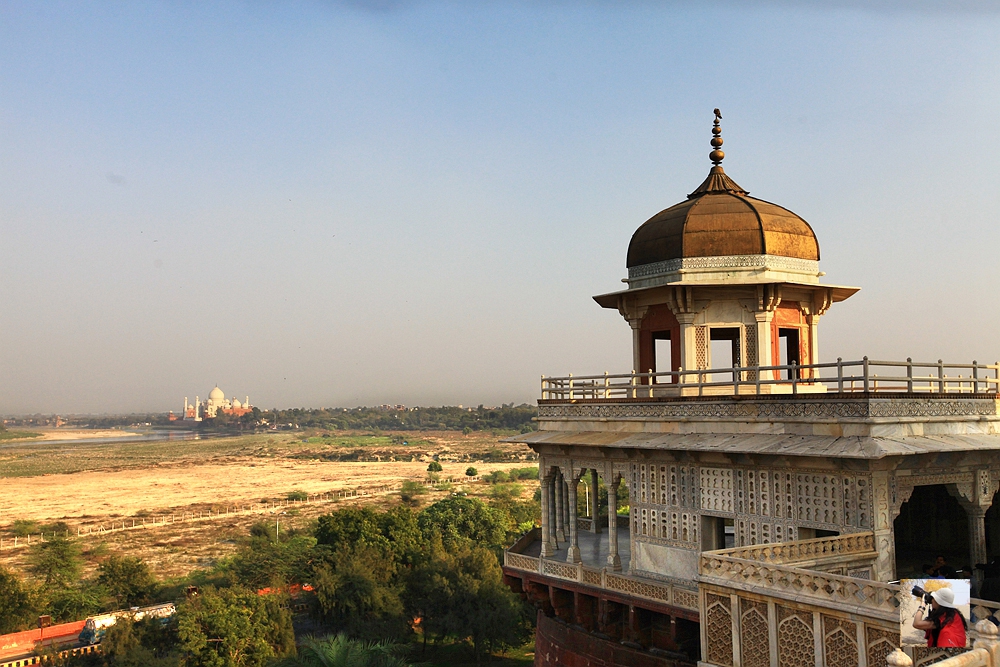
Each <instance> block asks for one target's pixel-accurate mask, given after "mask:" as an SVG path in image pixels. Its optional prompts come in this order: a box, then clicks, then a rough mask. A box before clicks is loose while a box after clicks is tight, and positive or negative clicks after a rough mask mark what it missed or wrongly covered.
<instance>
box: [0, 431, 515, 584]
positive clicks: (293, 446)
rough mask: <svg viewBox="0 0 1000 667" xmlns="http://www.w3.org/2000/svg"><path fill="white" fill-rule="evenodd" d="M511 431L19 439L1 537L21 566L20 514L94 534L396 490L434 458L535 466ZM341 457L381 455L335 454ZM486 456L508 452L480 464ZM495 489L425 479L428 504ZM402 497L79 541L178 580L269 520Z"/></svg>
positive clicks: (0, 456)
mask: <svg viewBox="0 0 1000 667" xmlns="http://www.w3.org/2000/svg"><path fill="white" fill-rule="evenodd" d="M506 435H507V434H495V435H494V434H491V433H473V434H470V435H467V436H466V435H462V434H461V433H457V432H432V433H427V432H420V433H407V434H403V435H402V437H401V436H400V434H380V435H377V436H375V435H369V434H350V435H344V436H338V437H333V438H329V439H323V440H319V441H316V440H315V439H313V441H310V442H304V441H303V439H304V438H305V436H304V435H303V434H301V433H296V434H295V435H285V434H281V435H256V436H244V437H237V438H225V439H216V440H201V441H177V442H162V441H161V442H146V443H127V442H113V443H88V442H87V441H86V439H80V440H77V441H75V442H73V443H64V444H53V445H50V444H47V443H46V442H45V441H39V440H35V441H33V442H24V443H12V444H9V445H8V446H5V447H3V448H0V537H2V538H3V545H4V548H0V563H2V564H5V565H8V566H12V567H14V568H15V569H21V568H22V567H23V566H24V561H25V556H26V554H27V549H24V548H18V549H11V548H9V545H10V544H11V542H12V537H13V533H12V532H11V530H10V528H11V524H12V523H13V521H14V520H17V519H27V520H34V521H38V522H39V523H40V524H47V523H52V522H56V521H61V522H64V523H65V524H67V526H68V527H69V529H70V531H71V533H75V532H76V531H77V529H78V528H82V530H83V531H85V532H86V531H87V529H88V528H96V527H98V526H105V527H109V526H110V525H112V523H117V522H121V521H126V522H129V523H131V521H132V520H133V519H135V520H137V521H138V522H140V523H141V521H142V519H143V518H147V521H148V517H153V516H164V515H171V514H173V515H175V516H182V515H184V514H188V515H190V514H191V513H202V512H205V511H207V510H214V511H219V510H220V509H223V508H226V507H232V506H235V505H249V504H251V503H260V502H261V501H264V500H272V501H273V500H278V499H285V498H286V497H287V496H288V494H289V493H290V492H292V491H303V492H306V493H308V494H319V493H328V492H336V491H344V490H365V489H368V490H371V489H374V488H376V487H379V486H382V485H391V486H397V487H398V485H399V484H400V483H401V482H403V481H405V480H413V481H421V482H425V481H426V478H427V465H428V461H430V460H432V459H433V457H434V456H435V455H437V456H438V457H439V458H440V462H441V464H442V467H443V468H444V470H443V472H442V473H440V474H441V476H442V477H453V478H459V479H461V478H464V475H465V470H466V468H468V467H469V466H470V465H472V466H474V467H476V468H477V469H478V471H479V472H480V473H481V474H485V473H489V472H491V471H493V470H507V469H510V468H512V467H524V466H529V465H535V463H534V462H533V461H531V460H530V454H531V453H530V450H528V449H527V448H526V447H524V446H522V445H514V444H506V443H500V442H499V440H500V439H501V437H504V436H506ZM393 436H395V437H393ZM49 439H50V440H51V439H52V438H49ZM60 439H61V438H60ZM404 440H405V442H404ZM344 454H347V455H348V456H349V457H361V458H370V459H380V460H370V461H338V460H330V459H336V458H337V457H338V456H343V455H344ZM484 458H492V459H499V460H496V461H495V462H483V461H484ZM391 459H395V460H391ZM487 487H488V485H486V484H484V483H479V484H476V483H460V484H457V485H453V486H452V487H451V488H448V487H447V486H445V487H442V488H438V489H435V488H434V487H433V485H428V493H427V494H426V495H423V496H420V501H421V503H422V504H424V505H426V504H427V503H429V502H432V501H433V500H435V499H437V498H440V497H444V496H445V495H447V494H448V493H450V492H451V491H453V490H455V489H456V488H461V489H462V490H465V491H467V492H469V493H470V494H473V495H477V494H485V493H486V492H487V491H488V488H487ZM525 487H526V488H525V493H526V494H527V493H529V492H530V491H531V490H533V487H532V486H531V485H530V484H529V485H525ZM399 502H400V498H399V494H398V493H391V494H380V495H374V496H365V497H360V498H357V499H340V500H329V501H322V502H309V503H302V504H299V505H295V506H293V507H282V508H279V509H276V510H274V511H271V512H268V513H267V514H266V515H261V514H249V515H247V514H243V515H229V516H220V517H218V518H213V519H209V520H205V521H198V522H188V523H176V524H167V525H165V526H156V527H154V528H149V529H147V530H134V531H133V530H130V531H125V532H113V533H104V534H93V535H90V536H84V537H83V538H81V539H82V541H83V543H84V548H85V549H86V550H88V551H89V552H92V553H93V554H94V556H95V558H93V559H92V561H93V562H96V558H97V557H99V555H100V554H101V553H103V552H106V551H107V550H108V549H110V550H112V551H118V552H122V553H130V554H136V555H140V556H142V557H143V558H144V559H145V560H146V561H147V562H149V563H150V565H151V567H153V569H154V570H155V571H156V572H157V574H159V575H160V576H163V577H171V576H177V575H182V574H185V573H186V572H188V571H190V570H191V569H193V568H197V567H204V566H206V565H209V564H211V563H212V562H213V561H214V560H216V559H218V558H219V557H222V556H224V555H226V554H227V553H230V552H231V551H232V550H233V549H234V548H235V542H236V540H237V539H238V538H239V537H241V536H244V535H246V534H247V530H248V529H249V527H250V526H251V525H252V524H253V523H255V522H257V521H260V520H262V519H263V520H267V521H274V520H275V519H277V520H279V521H281V525H282V526H283V529H285V528H295V527H300V528H301V527H304V526H305V525H306V524H308V522H310V521H311V520H312V519H314V518H315V517H316V516H319V515H321V514H324V513H326V512H329V511H331V510H333V509H336V508H337V507H343V506H347V505H355V504H374V505H377V506H379V507H388V506H391V505H393V504H396V503H399ZM21 541H22V542H23V539H22V540H21ZM102 544H103V546H101V545H102Z"/></svg>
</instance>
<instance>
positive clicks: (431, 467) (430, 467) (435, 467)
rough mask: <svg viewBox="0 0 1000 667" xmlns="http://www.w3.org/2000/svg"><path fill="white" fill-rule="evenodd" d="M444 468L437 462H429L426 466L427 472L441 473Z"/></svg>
mask: <svg viewBox="0 0 1000 667" xmlns="http://www.w3.org/2000/svg"><path fill="white" fill-rule="evenodd" d="M442 470H444V468H442V467H441V464H440V463H438V462H437V461H431V462H430V463H428V464H427V472H441V471H442Z"/></svg>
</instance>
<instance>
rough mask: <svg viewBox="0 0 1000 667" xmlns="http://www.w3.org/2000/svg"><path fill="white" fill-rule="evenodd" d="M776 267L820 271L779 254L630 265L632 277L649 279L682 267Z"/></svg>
mask: <svg viewBox="0 0 1000 667" xmlns="http://www.w3.org/2000/svg"><path fill="white" fill-rule="evenodd" d="M763 268H768V269H774V270H776V271H795V272H799V273H812V274H816V273H818V272H819V262H817V261H815V260H811V259H798V258H795V257H779V256H778V255H717V256H714V257H683V258H679V259H670V260H666V261H663V262H653V263H652V264H642V265H640V266H633V267H630V268H629V270H628V277H629V280H633V279H636V278H648V277H651V276H658V275H661V274H665V273H675V272H677V271H680V270H681V269H763Z"/></svg>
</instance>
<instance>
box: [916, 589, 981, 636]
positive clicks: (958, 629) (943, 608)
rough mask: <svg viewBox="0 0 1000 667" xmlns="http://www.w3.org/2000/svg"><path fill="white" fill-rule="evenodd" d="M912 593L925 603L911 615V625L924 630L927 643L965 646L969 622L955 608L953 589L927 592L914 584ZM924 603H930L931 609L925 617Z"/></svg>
mask: <svg viewBox="0 0 1000 667" xmlns="http://www.w3.org/2000/svg"><path fill="white" fill-rule="evenodd" d="M912 593H913V594H914V595H915V596H917V597H918V598H921V600H922V602H923V603H926V604H921V605H920V607H919V608H918V609H917V613H916V614H914V615H913V627H914V628H916V629H917V630H923V631H924V636H925V637H927V645H928V646H965V644H966V636H965V633H966V630H968V629H969V624H968V623H967V622H966V620H965V617H964V616H962V612H960V611H959V610H958V609H956V608H955V591H953V590H951V589H950V588H941V589H938V590H936V591H934V592H933V593H927V592H925V591H924V589H922V588H920V587H919V586H914V587H913V591H912ZM926 605H930V607H931V611H930V613H929V614H927V616H926V617H925V616H924V610H925V609H926V608H927V607H926Z"/></svg>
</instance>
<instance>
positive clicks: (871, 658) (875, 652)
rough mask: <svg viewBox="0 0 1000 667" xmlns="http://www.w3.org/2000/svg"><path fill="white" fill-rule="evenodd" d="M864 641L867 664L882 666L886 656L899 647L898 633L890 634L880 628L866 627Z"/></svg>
mask: <svg viewBox="0 0 1000 667" xmlns="http://www.w3.org/2000/svg"><path fill="white" fill-rule="evenodd" d="M865 641H866V643H867V644H868V647H867V655H868V664H869V665H872V666H874V665H884V664H885V658H886V656H887V655H889V654H890V653H892V652H893V651H894V650H895V649H896V647H897V646H899V631H898V630H897V631H895V632H891V631H889V630H883V629H882V628H872V627H866V628H865Z"/></svg>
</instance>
